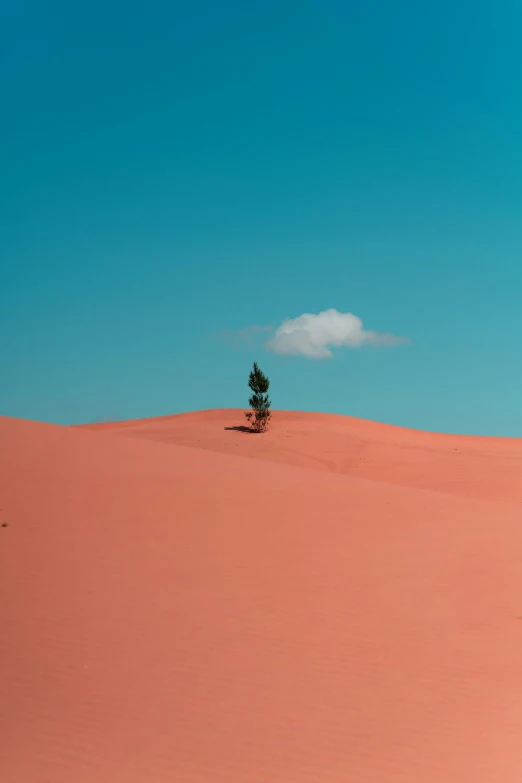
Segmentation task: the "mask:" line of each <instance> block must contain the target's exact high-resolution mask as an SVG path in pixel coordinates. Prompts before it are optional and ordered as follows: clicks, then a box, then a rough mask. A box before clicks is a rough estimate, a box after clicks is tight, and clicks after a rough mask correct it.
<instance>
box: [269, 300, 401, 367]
mask: <svg viewBox="0 0 522 783" xmlns="http://www.w3.org/2000/svg"><path fill="white" fill-rule="evenodd" d="M404 342H407V340H405V339H404V338H403V337H396V336H395V335H393V334H386V333H383V332H372V331H370V330H368V329H364V327H363V323H362V321H361V319H360V318H358V317H357V316H356V315H353V313H340V312H339V311H338V310H334V309H333V308H332V309H330V310H323V312H322V313H303V315H300V316H298V317H297V318H289V319H287V320H286V321H283V323H282V324H281V326H279V327H278V328H277V329H276V331H275V332H274V334H273V335H272V337H271V338H270V339H269V340H268V342H267V343H266V348H267V349H268V350H269V351H273V352H274V353H279V354H292V355H295V356H306V357H307V358H308V359H330V358H331V357H332V356H333V354H332V351H331V349H332V348H337V347H340V346H347V347H349V348H361V347H362V346H364V345H374V346H377V345H388V346H389V345H398V344H400V343H404Z"/></svg>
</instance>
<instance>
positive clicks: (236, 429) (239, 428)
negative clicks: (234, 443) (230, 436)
mask: <svg viewBox="0 0 522 783" xmlns="http://www.w3.org/2000/svg"><path fill="white" fill-rule="evenodd" d="M223 429H225V430H233V431H234V432H248V433H250V435H255V434H256V431H255V430H253V429H251V428H250V427H245V425H244V424H239V425H238V426H237V427H223Z"/></svg>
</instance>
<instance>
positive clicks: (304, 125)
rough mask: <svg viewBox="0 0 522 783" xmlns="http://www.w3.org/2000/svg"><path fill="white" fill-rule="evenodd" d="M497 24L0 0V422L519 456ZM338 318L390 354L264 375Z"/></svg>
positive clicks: (514, 43) (520, 198)
mask: <svg viewBox="0 0 522 783" xmlns="http://www.w3.org/2000/svg"><path fill="white" fill-rule="evenodd" d="M521 34H522V9H521V7H520V4H519V3H515V2H514V0H513V2H511V0H497V2H496V3H492V2H487V3H486V2H484V1H483V0H475V2H468V1H467V0H462V2H460V3H450V2H447V1H446V0H441V1H440V2H438V3H430V4H426V3H419V2H403V3H396V2H390V1H389V0H380V2H372V0H364V1H363V0H360V1H359V2H347V1H346V0H343V1H342V2H341V0H339V2H337V1H336V2H332V0H321V2H320V1H319V0H314V1H313V2H312V1H311V0H301V1H300V2H290V1H289V0H278V2H271V1H269V2H264V3H245V2H239V1H237V2H236V1H234V2H221V3H217V2H209V0H206V2H203V1H202V0H199V1H198V0H193V2H191V3H184V4H182V3H176V2H156V0H151V2H149V3H147V4H145V3H143V4H136V3H135V4H130V6H129V4H127V3H125V4H124V3H123V2H115V0H105V2H104V3H100V2H97V0H94V2H90V3H89V4H76V3H69V2H68V3H61V2H60V3H55V2H52V1H51V2H50V4H45V5H44V4H43V3H42V2H38V3H36V2H31V1H30V0H27V1H26V2H24V1H23V0H20V2H18V0H17V2H14V0H0V65H1V73H2V109H3V121H2V123H1V126H0V141H1V145H0V170H1V172H2V175H1V178H0V261H1V269H2V277H1V280H2V283H1V286H0V361H1V366H2V383H1V384H0V413H2V414H5V415H10V416H20V417H25V418H31V419H39V420H44V421H51V422H57V423H62V424H66V423H74V422H84V421H92V420H94V419H103V418H131V417H141V416H155V415H164V414H169V413H175V412H180V411H186V410H194V409H201V408H217V407H235V406H242V405H245V403H246V400H247V398H248V388H247V385H246V384H247V376H248V372H249V370H250V366H251V363H252V361H253V359H257V360H258V362H259V363H260V365H261V367H262V368H263V369H264V370H265V371H266V372H267V374H268V375H269V377H270V379H271V381H272V398H273V404H274V406H275V407H276V408H287V409H301V410H314V411H325V412H335V413H345V414H350V415H354V416H361V417H365V418H370V419H376V420H380V421H386V422H390V423H395V424H401V425H405V426H411V427H417V428H422V429H430V430H439V431H440V430H442V431H448V432H466V433H477V434H479V433H482V434H497V435H516V436H522V361H521V348H520V343H521V336H522V306H521V303H522V222H521V217H522V144H521V138H522V101H521V99H520V96H521V93H522V59H521V57H520V36H521ZM329 309H336V310H337V311H339V312H340V313H354V314H355V315H356V316H358V317H359V318H360V319H362V322H363V324H364V328H365V329H369V330H373V331H375V332H379V333H381V332H386V333H391V334H393V335H397V336H402V337H406V338H408V339H409V342H408V343H406V344H401V345H395V346H391V345H382V346H372V345H362V346H360V347H349V346H344V347H343V346H340V347H334V348H333V349H332V353H333V356H332V357H331V358H324V359H320V358H319V359H318V358H307V357H306V356H302V355H292V356H288V355H284V354H281V353H274V352H271V351H269V350H266V348H265V347H264V343H265V342H266V340H267V339H269V338H270V337H271V336H273V335H274V334H277V332H275V331H273V332H272V334H271V335H270V333H269V332H257V333H253V334H252V335H251V339H250V340H243V341H241V340H240V341H239V345H238V341H237V340H236V339H228V338H227V337H226V335H225V334H223V333H225V332H227V333H235V332H237V331H239V330H243V329H246V328H248V327H250V326H253V325H254V326H263V327H272V329H273V330H277V328H278V327H279V326H280V324H281V323H282V322H283V321H284V320H285V319H294V318H297V317H299V316H301V315H302V314H305V313H309V314H318V313H321V312H323V311H325V310H329Z"/></svg>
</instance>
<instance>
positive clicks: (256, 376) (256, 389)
mask: <svg viewBox="0 0 522 783" xmlns="http://www.w3.org/2000/svg"><path fill="white" fill-rule="evenodd" d="M248 385H249V386H250V388H251V390H252V392H253V394H252V396H251V397H250V399H249V401H248V404H249V405H250V407H251V408H252V410H251V411H248V413H245V416H246V417H247V419H248V421H249V423H250V426H251V427H252V429H253V430H254V432H264V431H265V430H266V428H267V427H268V423H269V421H270V416H271V413H270V405H271V402H270V397H269V396H268V394H267V392H268V387H269V386H270V381H269V380H268V378H267V377H266V375H265V374H264V373H263V372H261V370H260V369H259V367H258V366H257V362H254V368H253V370H252V372H251V373H250V375H249V377H248Z"/></svg>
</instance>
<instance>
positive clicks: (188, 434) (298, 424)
mask: <svg viewBox="0 0 522 783" xmlns="http://www.w3.org/2000/svg"><path fill="white" fill-rule="evenodd" d="M244 424H245V419H244V414H243V411H242V410H238V409H229V410H227V409H225V410H210V411H197V412H195V413H184V414H178V415H174V416H165V417H161V418H156V419H143V420H141V421H139V420H138V421H127V422H114V423H104V424H94V425H86V428H88V429H93V430H104V431H106V432H109V431H110V432H114V433H115V434H120V435H126V436H133V437H138V438H143V439H146V440H155V441H159V442H162V443H173V444H178V445H183V446H192V447H194V448H199V449H210V450H211V451H219V452H225V453H229V454H241V455H243V456H248V457H254V458H255V459H263V460H269V461H274V462H279V463H287V464H290V465H299V466H301V467H309V468H315V469H317V470H327V471H331V472H334V473H342V474H345V475H349V476H359V477H361V478H368V479H372V480H375V481H380V482H390V483H394V484H401V485H404V486H409V487H419V488H423V489H430V490H435V491H438V492H446V493H448V494H457V495H464V496H467V497H478V498H484V499H489V500H502V501H505V502H511V503H515V504H522V481H521V480H520V476H522V439H519V438H489V437H477V436H468V435H445V434H439V433H430V432H422V431H418V430H409V429H405V428H403V427H394V426H391V425H388V424H379V423H377V422H373V421H365V420H363V419H354V418H352V417H350V416H338V415H333V414H326V413H301V412H297V411H275V412H274V414H273V422H272V426H271V428H270V430H269V432H267V433H265V434H263V435H262V436H258V435H253V436H250V435H249V434H246V433H245V432H243V429H244Z"/></svg>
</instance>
